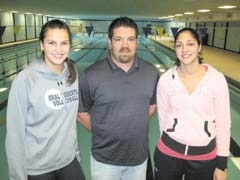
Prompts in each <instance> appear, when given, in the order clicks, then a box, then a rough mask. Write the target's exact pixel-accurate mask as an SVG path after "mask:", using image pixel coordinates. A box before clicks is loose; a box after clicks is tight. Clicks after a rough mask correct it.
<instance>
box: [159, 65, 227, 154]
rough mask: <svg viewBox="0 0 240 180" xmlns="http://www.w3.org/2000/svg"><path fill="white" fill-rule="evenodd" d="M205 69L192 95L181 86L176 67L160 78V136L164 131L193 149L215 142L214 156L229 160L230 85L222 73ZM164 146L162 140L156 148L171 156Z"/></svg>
mask: <svg viewBox="0 0 240 180" xmlns="http://www.w3.org/2000/svg"><path fill="white" fill-rule="evenodd" d="M203 65H204V66H205V67H206V69H207V70H206V74H205V76H204V77H203V79H202V80H201V81H200V82H199V84H198V85H197V87H196V88H195V90H194V91H193V92H192V94H189V93H188V92H187V90H186V89H185V87H184V85H183V83H182V82H181V80H180V78H179V76H178V74H177V71H176V68H177V67H176V66H174V67H172V68H170V69H169V70H168V71H167V72H165V73H164V74H163V75H162V76H161V77H160V79H159V82H158V86H157V105H158V106H157V107H158V109H157V110H158V118H159V125H160V135H161V133H162V132H163V131H164V132H166V133H167V134H168V135H169V136H170V137H171V138H172V139H174V140H176V141H178V142H180V143H182V144H186V145H190V146H206V145H207V144H208V143H209V142H210V141H211V140H212V139H214V138H216V148H217V151H215V155H218V156H225V157H227V156H229V146H230V125H231V121H230V102H229V90H228V85H227V82H226V79H225V77H224V75H223V74H222V73H220V72H218V71H217V70H216V69H214V68H213V67H212V66H210V65H208V64H203ZM167 129H171V131H170V132H169V131H167ZM161 143H162V142H161V140H160V139H159V141H158V144H157V147H158V148H159V149H160V150H161V148H162V150H163V151H165V153H168V154H169V153H170V155H171V152H170V151H168V150H166V148H165V149H164V147H163V146H162V145H161Z"/></svg>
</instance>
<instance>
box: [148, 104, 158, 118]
mask: <svg viewBox="0 0 240 180" xmlns="http://www.w3.org/2000/svg"><path fill="white" fill-rule="evenodd" d="M156 110H157V105H156V104H153V105H150V106H149V119H151V118H152V116H153V115H154V113H155V112H156Z"/></svg>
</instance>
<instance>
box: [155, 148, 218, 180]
mask: <svg viewBox="0 0 240 180" xmlns="http://www.w3.org/2000/svg"><path fill="white" fill-rule="evenodd" d="M154 162H155V171H154V172H155V180H182V178H183V176H184V179H185V180H213V173H214V170H215V167H216V159H213V160H203V161H190V160H183V159H178V158H175V157H171V156H168V155H166V154H163V153H162V152H160V151H159V150H158V148H156V150H155V153H154Z"/></svg>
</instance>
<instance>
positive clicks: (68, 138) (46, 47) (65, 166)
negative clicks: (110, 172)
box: [6, 20, 85, 180]
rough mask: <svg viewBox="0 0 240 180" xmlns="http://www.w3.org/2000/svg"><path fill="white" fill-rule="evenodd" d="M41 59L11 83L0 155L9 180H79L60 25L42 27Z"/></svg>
mask: <svg viewBox="0 0 240 180" xmlns="http://www.w3.org/2000/svg"><path fill="white" fill-rule="evenodd" d="M39 40H40V47H41V50H42V57H39V58H35V59H34V60H33V61H32V62H31V63H30V64H29V65H28V66H27V67H26V68H25V69H24V70H23V71H21V72H20V73H19V74H18V76H17V77H16V78H15V80H14V81H13V82H12V87H11V90H10V93H9V98H8V107H7V135H6V153H7V160H8V165H9V178H10V180H27V179H28V180H40V179H41V180H50V179H51V180H57V179H61V180H85V177H84V174H83V171H82V169H81V167H80V165H79V162H78V161H77V155H78V144H77V142H78V141H77V133H76V117H77V110H78V81H77V71H76V69H75V66H74V64H73V63H72V62H71V60H70V59H69V58H68V56H69V53H70V49H71V44H72V42H71V32H70V29H69V27H68V26H67V25H66V24H65V23H64V22H62V21H60V20H51V21H49V22H47V23H46V24H45V25H43V27H42V30H41V32H40V35H39Z"/></svg>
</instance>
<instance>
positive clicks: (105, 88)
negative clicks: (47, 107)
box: [79, 57, 159, 166]
mask: <svg viewBox="0 0 240 180" xmlns="http://www.w3.org/2000/svg"><path fill="white" fill-rule="evenodd" d="M158 78H159V75H158V72H157V70H156V68H155V67H154V66H153V65H152V64H150V63H148V62H146V61H143V60H139V59H138V58H136V59H135V61H134V64H133V66H132V68H131V69H130V70H129V71H128V72H125V71H123V70H122V69H120V68H119V67H118V66H116V65H115V64H114V63H113V62H112V60H111V59H110V58H109V57H108V58H107V59H104V60H101V61H98V62H97V63H95V64H93V65H91V66H90V67H88V68H87V69H86V70H85V71H84V73H83V74H82V75H80V78H79V91H80V99H79V112H89V113H90V115H91V125H92V155H93V157H94V158H95V159H96V160H97V161H100V162H102V163H107V164H112V165H123V166H131V165H138V164H141V163H143V162H144V161H145V160H146V158H147V155H148V121H149V105H151V104H156V85H157V81H158Z"/></svg>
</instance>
